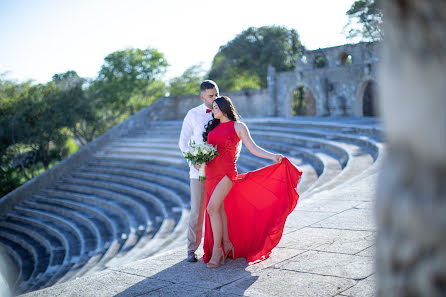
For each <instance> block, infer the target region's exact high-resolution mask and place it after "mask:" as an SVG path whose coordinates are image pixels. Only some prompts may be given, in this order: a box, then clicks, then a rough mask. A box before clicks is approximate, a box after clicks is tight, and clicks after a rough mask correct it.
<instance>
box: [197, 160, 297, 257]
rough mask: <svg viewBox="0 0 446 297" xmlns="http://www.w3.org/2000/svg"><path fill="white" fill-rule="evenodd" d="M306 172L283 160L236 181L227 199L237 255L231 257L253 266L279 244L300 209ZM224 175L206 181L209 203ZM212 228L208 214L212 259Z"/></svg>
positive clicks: (207, 240) (208, 247)
mask: <svg viewBox="0 0 446 297" xmlns="http://www.w3.org/2000/svg"><path fill="white" fill-rule="evenodd" d="M301 175H302V170H301V169H300V168H298V167H297V166H295V165H294V164H293V163H291V162H290V161H289V160H288V159H287V158H283V160H282V162H281V163H277V164H273V165H270V166H267V167H263V168H260V169H258V170H255V171H251V172H248V173H246V174H240V175H237V176H236V177H235V178H233V179H232V181H233V182H234V185H233V187H232V189H231V190H230V192H229V193H228V195H227V196H226V198H225V201H224V204H225V210H226V214H227V217H228V233H229V238H230V240H231V242H232V244H233V245H234V253H235V255H232V253H230V254H229V257H232V258H239V257H245V258H246V259H247V261H248V263H249V264H253V263H256V262H258V261H262V260H264V259H266V258H268V256H269V255H270V254H271V250H272V249H273V248H274V247H275V246H276V245H277V244H278V243H279V241H280V239H281V237H282V233H283V228H284V225H285V221H286V218H287V216H288V215H289V214H290V213H291V212H292V211H293V209H294V208H295V207H296V204H297V200H298V199H299V194H298V193H297V191H296V187H297V184H298V182H299V179H300V177H301ZM223 177H224V176H221V177H217V178H213V179H212V180H206V197H207V203H206V205H207V204H208V203H209V199H210V197H211V195H212V192H213V191H214V189H215V187H216V186H217V184H218V183H219V182H220V180H221V179H222V178H223ZM213 242H214V241H213V237H212V227H211V222H210V218H209V215H208V213H207V212H206V222H205V235H204V244H203V248H204V256H203V260H204V262H205V263H207V262H209V260H210V259H211V257H212V247H213Z"/></svg>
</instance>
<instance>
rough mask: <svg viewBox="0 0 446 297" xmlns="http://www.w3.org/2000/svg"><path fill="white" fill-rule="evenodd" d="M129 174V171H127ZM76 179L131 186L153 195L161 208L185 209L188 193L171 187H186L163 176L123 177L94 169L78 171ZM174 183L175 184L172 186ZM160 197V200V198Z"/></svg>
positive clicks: (74, 174) (147, 174)
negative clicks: (170, 206)
mask: <svg viewBox="0 0 446 297" xmlns="http://www.w3.org/2000/svg"><path fill="white" fill-rule="evenodd" d="M127 173H128V171H127ZM72 175H73V176H75V177H81V178H89V179H92V180H100V181H110V182H114V183H118V184H122V185H125V186H131V187H134V188H136V189H142V190H145V191H147V192H149V193H152V194H153V195H154V196H155V197H154V198H153V199H154V202H155V203H156V204H158V205H159V207H161V205H160V204H163V205H166V206H168V205H174V206H179V207H185V200H186V198H185V197H184V196H185V195H184V194H185V193H187V192H186V191H184V192H180V191H178V190H177V191H175V190H173V189H171V188H170V187H171V186H175V185H177V186H184V184H181V185H180V184H179V183H177V182H176V181H175V180H174V179H169V178H168V177H167V178H166V179H167V180H164V177H162V176H154V175H150V174H149V173H146V174H130V175H123V174H122V172H118V173H116V172H115V173H112V172H109V173H104V172H102V171H98V170H94V168H86V169H84V170H82V171H76V172H73V173H72ZM169 182H171V183H174V184H170V183H169ZM163 184H167V185H169V187H166V186H164V185H163ZM158 197H160V198H158Z"/></svg>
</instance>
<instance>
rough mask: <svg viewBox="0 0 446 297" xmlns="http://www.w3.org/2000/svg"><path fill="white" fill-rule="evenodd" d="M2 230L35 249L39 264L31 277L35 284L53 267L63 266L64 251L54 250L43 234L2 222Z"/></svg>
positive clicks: (0, 224)
mask: <svg viewBox="0 0 446 297" xmlns="http://www.w3.org/2000/svg"><path fill="white" fill-rule="evenodd" d="M0 228H1V229H2V231H3V232H8V233H9V234H10V235H13V236H17V237H19V238H21V239H22V240H24V241H26V242H27V243H28V244H29V245H31V246H33V247H34V249H35V251H36V253H37V257H38V258H37V260H38V262H37V263H36V270H35V273H33V275H32V276H31V279H32V282H33V283H35V284H36V283H39V282H40V281H41V280H42V278H43V275H44V274H45V273H47V271H48V269H50V268H51V267H58V266H59V265H61V264H62V262H63V259H64V255H63V254H64V253H63V251H61V250H58V251H56V250H55V249H53V247H52V246H51V242H50V241H49V240H48V239H47V238H45V237H44V236H42V235H41V234H39V233H37V232H34V231H33V230H30V229H28V228H25V227H23V226H21V225H18V224H14V223H12V222H0ZM57 252H62V255H60V253H59V254H57ZM34 287H35V288H40V286H36V285H34Z"/></svg>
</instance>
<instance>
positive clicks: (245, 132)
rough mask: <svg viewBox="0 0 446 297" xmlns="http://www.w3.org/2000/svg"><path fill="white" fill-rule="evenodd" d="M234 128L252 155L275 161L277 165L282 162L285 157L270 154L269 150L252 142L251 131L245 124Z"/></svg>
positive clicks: (237, 124)
mask: <svg viewBox="0 0 446 297" xmlns="http://www.w3.org/2000/svg"><path fill="white" fill-rule="evenodd" d="M234 128H235V131H236V132H237V135H238V137H239V138H240V139H241V140H242V142H243V144H244V145H245V146H246V148H247V149H248V150H249V152H250V153H251V154H253V155H256V156H258V157H261V158H265V159H270V160H273V161H274V162H276V163H280V162H281V161H282V158H283V156H282V155H281V154H273V153H271V152H268V151H267V150H265V149H263V148H261V147H260V146H258V145H257V144H256V143H255V142H254V140H252V138H251V134H250V133H249V129H248V127H247V126H246V124H245V123H242V122H236V123H235V125H234Z"/></svg>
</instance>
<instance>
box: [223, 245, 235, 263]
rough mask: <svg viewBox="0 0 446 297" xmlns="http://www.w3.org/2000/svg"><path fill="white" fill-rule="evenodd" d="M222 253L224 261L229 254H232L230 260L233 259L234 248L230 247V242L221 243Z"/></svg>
mask: <svg viewBox="0 0 446 297" xmlns="http://www.w3.org/2000/svg"><path fill="white" fill-rule="evenodd" d="M223 247H224V252H225V259H226V258H227V257H228V256H229V253H231V252H232V258H233V259H235V253H234V246H233V245H232V242H230V241H227V242H225V243H223Z"/></svg>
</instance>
